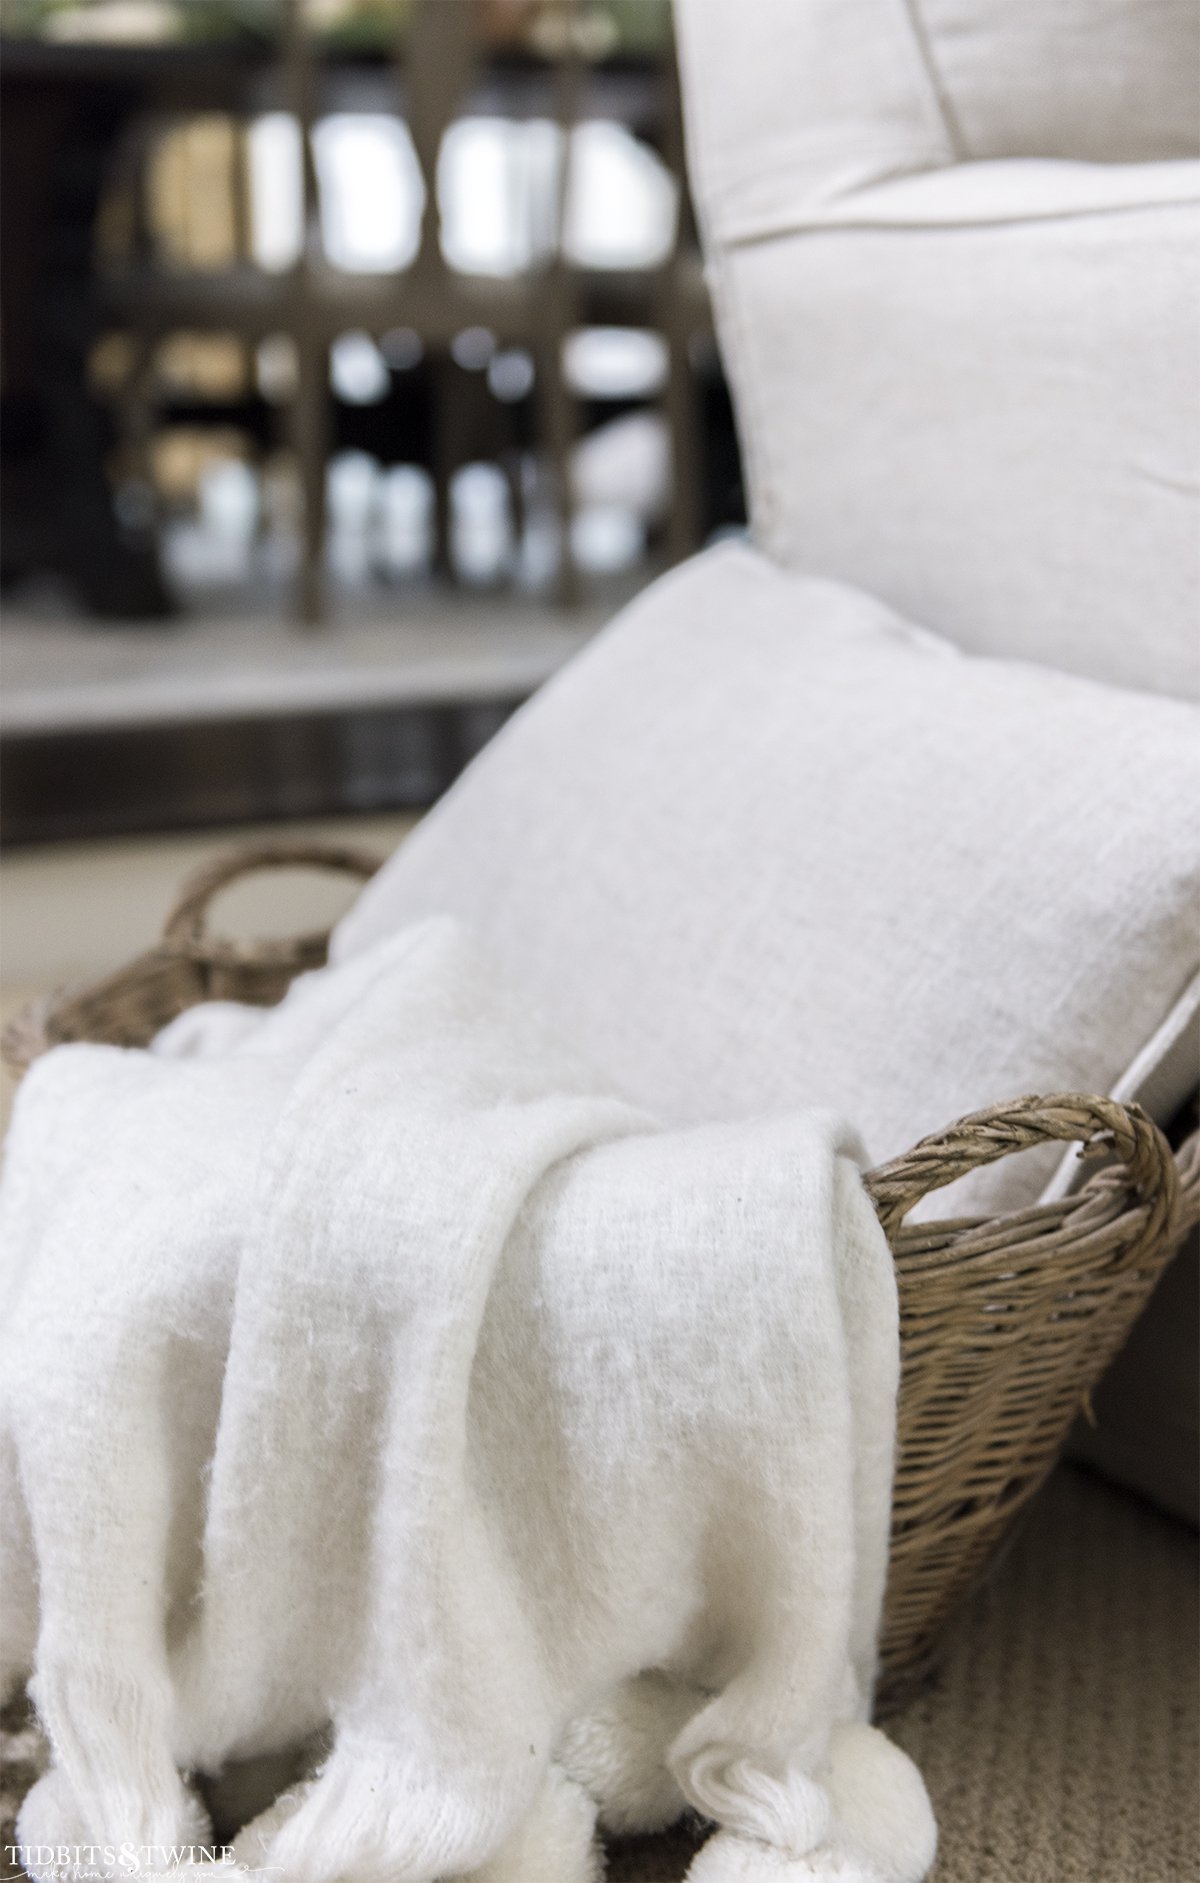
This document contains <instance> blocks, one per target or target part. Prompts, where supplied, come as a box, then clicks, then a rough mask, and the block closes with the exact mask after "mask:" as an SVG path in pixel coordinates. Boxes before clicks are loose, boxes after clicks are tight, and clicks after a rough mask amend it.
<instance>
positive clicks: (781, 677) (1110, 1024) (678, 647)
mask: <svg viewBox="0 0 1200 1883" xmlns="http://www.w3.org/2000/svg"><path fill="white" fill-rule="evenodd" d="M1197 803H1200V711H1198V710H1197V708H1196V707H1195V706H1192V705H1190V704H1188V703H1185V702H1182V701H1174V700H1162V699H1156V698H1153V697H1151V696H1150V695H1147V694H1133V693H1124V692H1121V691H1118V690H1117V689H1116V688H1113V687H1107V686H1102V685H1099V684H1097V683H1095V682H1092V681H1086V680H1080V679H1077V678H1074V677H1072V676H1070V675H1067V674H1056V673H1050V672H1047V671H1046V670H1045V669H1044V668H1038V667H1033V666H1028V665H1024V664H1022V663H1019V662H1016V661H993V660H984V659H975V658H968V657H966V656H963V655H961V654H959V653H958V652H957V651H956V650H955V649H954V648H953V647H951V646H949V645H948V644H947V643H946V642H944V641H942V640H940V639H938V638H937V637H936V636H933V635H929V634H925V633H923V632H922V631H921V630H920V629H918V628H914V627H912V626H911V625H910V624H909V623H907V622H905V621H903V620H902V619H900V618H899V617H898V616H897V615H895V614H893V613H892V611H891V610H890V609H889V608H887V607H885V606H884V605H883V604H882V603H881V602H877V601H874V600H872V599H871V598H870V597H869V596H866V595H863V594H860V593H857V592H856V591H854V590H853V589H849V588H844V587H842V586H841V585H840V584H838V583H833V582H827V581H820V580H816V579H812V578H804V577H801V576H795V575H790V574H787V573H785V572H784V571H782V570H779V569H777V568H775V567H774V566H773V565H772V564H771V563H770V562H769V561H768V560H767V559H766V558H765V557H763V556H760V555H757V554H755V553H754V552H753V551H751V550H749V549H746V548H744V547H742V546H740V545H736V544H726V545H724V546H721V547H719V548H717V549H715V550H711V551H708V552H706V553H705V554H704V555H702V556H699V557H697V558H695V559H694V560H693V561H692V562H691V563H689V564H688V565H687V566H686V567H685V568H682V569H680V570H678V571H676V572H674V573H673V574H671V575H670V576H667V577H666V578H664V579H663V580H662V581H661V582H659V583H657V584H656V585H655V586H654V587H653V588H652V589H650V590H648V591H647V592H646V593H645V594H643V595H642V596H640V597H639V598H638V599H637V600H636V601H635V602H634V603H633V604H632V605H631V606H630V607H629V608H628V609H627V610H626V611H625V612H624V613H623V615H622V616H621V617H620V618H619V619H618V620H617V621H615V622H614V623H613V624H612V626H611V627H610V628H608V629H607V630H606V631H605V632H604V634H603V635H601V636H600V637H599V639H598V640H597V641H596V642H595V644H594V645H593V646H592V647H591V648H589V649H588V651H587V652H586V653H585V654H584V655H583V656H582V657H581V658H580V659H578V660H577V661H575V662H574V663H572V666H571V667H570V669H569V670H568V671H567V672H565V673H564V674H562V675H561V676H560V677H558V678H557V679H556V680H554V681H553V682H551V684H550V685H549V686H547V687H546V688H545V689H544V690H543V691H542V693H541V694H540V695H539V696H538V697H537V698H536V699H535V700H534V701H532V702H531V704H530V705H529V706H528V707H526V708H525V709H524V711H523V712H522V713H521V714H519V715H518V717H517V718H516V719H515V720H514V721H513V722H512V724H511V725H510V726H508V727H506V728H505V730H504V731H503V732H501V733H500V735H499V736H498V737H497V739H496V740H495V741H494V742H493V743H492V745H491V746H490V747H489V748H488V749H487V751H485V752H484V753H483V754H482V755H481V757H480V758H479V759H478V760H477V761H476V763H475V764H474V765H473V766H472V767H471V769H470V771H469V772H468V774H467V775H466V776H465V777H464V778H463V779H462V780H461V781H460V783H459V784H458V785H457V786H455V788H454V789H453V790H452V791H451V792H450V793H449V794H448V795H447V797H446V798H445V799H443V801H442V803H441V804H440V805H439V806H437V807H436V808H435V809H434V811H433V812H432V813H431V814H430V815H429V816H428V817H427V818H426V819H425V820H424V822H423V823H422V824H421V825H420V826H419V827H418V828H417V830H416V831H415V832H414V833H413V834H412V836H411V837H410V838H408V839H407V840H406V842H405V843H404V844H402V845H401V847H400V849H399V850H398V851H397V853H396V855H395V856H394V857H393V858H392V859H391V861H390V862H389V863H388V864H387V865H386V866H385V867H384V869H383V870H382V871H381V873H380V874H379V876H377V877H376V878H375V879H374V881H373V882H371V883H369V884H368V885H367V887H366V889H365V891H364V893H363V895H362V896H361V898H360V900H359V901H358V903H357V904H356V906H355V907H354V908H353V909H352V910H351V911H350V913H349V915H348V916H347V917H346V918H345V919H344V920H343V922H342V924H341V927H340V929H339V930H338V933H337V935H336V937H335V948H336V950H337V952H338V953H339V954H340V955H341V956H343V957H347V956H349V955H351V954H353V953H354V952H355V951H356V950H357V949H359V948H362V947H364V946H367V945H369V944H370V943H371V942H372V941H373V940H374V939H376V938H377V937H379V936H381V935H384V934H387V933H388V932H390V931H393V930H394V929H395V928H397V927H399V926H400V925H401V924H402V923H405V922H408V921H411V920H413V919H414V918H415V917H417V916H419V915H423V914H428V913H430V912H432V911H435V910H441V909H447V910H451V911H453V912H454V913H455V914H457V915H459V916H460V917H461V918H462V919H464V920H466V921H469V922H470V923H472V924H473V926H474V927H475V928H476V929H477V930H478V931H479V933H480V934H481V935H482V936H484V937H485V938H486V940H487V942H488V945H489V946H490V947H491V948H493V949H494V951H495V953H496V955H497V958H498V959H499V960H500V962H501V963H502V965H503V967H504V969H505V971H506V972H507V973H508V975H509V976H510V978H511V979H512V980H513V981H514V982H516V983H517V984H519V985H521V986H523V987H525V988H526V989H528V990H529V991H530V992H531V993H532V994H533V995H534V997H535V998H536V999H537V1000H538V1001H539V1003H541V1004H542V1005H543V1006H544V1007H545V1009H546V1010H547V1012H548V1013H549V1014H550V1016H551V1017H552V1019H553V1021H554V1023H555V1024H556V1025H558V1026H559V1027H560V1028H562V1029H563V1030H564V1031H566V1032H569V1033H570V1035H571V1037H572V1038H574V1039H575V1040H576V1041H577V1042H578V1044H579V1045H580V1046H581V1048H582V1049H583V1050H584V1051H586V1052H587V1053H588V1054H589V1056H590V1057H591V1058H592V1059H593V1060H595V1061H596V1063H598V1064H599V1065H601V1066H603V1067H604V1069H605V1070H606V1072H607V1073H608V1074H609V1076H610V1077H612V1078H613V1079H614V1080H616V1081H617V1082H618V1084H619V1085H620V1087H621V1089H622V1090H623V1091H626V1092H628V1093H630V1094H631V1096H632V1097H633V1098H634V1099H636V1100H637V1101H638V1102H639V1103H641V1104H644V1105H647V1106H649V1107H650V1108H651V1109H652V1110H653V1111H654V1112H655V1113H656V1114H657V1115H661V1116H663V1117H665V1118H666V1119H668V1120H669V1121H671V1122H698V1121H700V1120H703V1119H715V1118H730V1117H735V1116H742V1117H751V1116H754V1115H756V1114H758V1113H761V1112H763V1111H766V1110H772V1109H774V1110H785V1109H792V1108H795V1107H801V1106H806V1105H810V1104H820V1105H825V1104H828V1105H830V1106H832V1107H833V1108H834V1109H836V1110H838V1111H839V1112H841V1113H843V1114H844V1115H845V1116H847V1117H850V1118H853V1119H854V1120H855V1123H856V1125H857V1126H858V1128H859V1129H860V1131H861V1132H862V1135H863V1138H864V1140H865V1142H866V1146H867V1149H868V1152H869V1153H870V1156H871V1159H872V1161H881V1160H883V1159H884V1158H888V1157H893V1156H897V1155H899V1154H900V1153H901V1152H902V1151H905V1150H907V1149H908V1147H909V1146H910V1145H911V1144H913V1143H915V1141H916V1140H917V1139H918V1138H919V1137H921V1136H922V1135H923V1134H924V1133H925V1132H930V1131H936V1130H939V1129H941V1128H942V1127H943V1126H945V1125H947V1124H949V1123H950V1122H951V1121H952V1120H953V1119H955V1118H958V1117H961V1116H962V1115H963V1114H964V1113H967V1112H972V1111H976V1110H978V1109H979V1108H980V1107H981V1106H983V1105H986V1104H989V1103H994V1102H996V1101H998V1100H1000V1099H1004V1098H1015V1097H1016V1096H1018V1095H1019V1094H1020V1093H1023V1092H1055V1091H1064V1090H1076V1091H1084V1092H1107V1091H1109V1090H1112V1089H1113V1088H1114V1087H1118V1086H1121V1085H1122V1084H1123V1083H1124V1082H1125V1081H1126V1079H1127V1075H1128V1074H1129V1072H1130V1069H1131V1068H1132V1067H1134V1065H1135V1062H1136V1064H1137V1067H1138V1077H1137V1080H1136V1082H1135V1084H1134V1087H1133V1088H1132V1089H1133V1090H1134V1091H1135V1092H1136V1093H1140V1094H1141V1095H1143V1096H1146V1097H1148V1098H1152V1099H1153V1101H1154V1103H1155V1104H1156V1106H1157V1107H1158V1108H1159V1110H1158V1115H1159V1116H1161V1117H1163V1118H1166V1117H1168V1116H1169V1115H1170V1113H1171V1111H1172V1109H1173V1108H1174V1107H1175V1106H1176V1105H1178V1104H1179V1103H1180V1102H1181V1101H1182V1100H1183V1099H1184V1098H1186V1096H1187V1094H1188V1092H1189V1090H1191V1089H1192V1087H1193V1086H1194V1083H1195V1068H1196V1063H1197V1025H1196V1021H1197V1009H1198V1006H1200V979H1198V978H1197V971H1198V970H1200V846H1197V843H1196V838H1195V817H1194V807H1195V806H1196V804H1197ZM1168 1022H1169V1023H1168ZM1151 1040H1155V1041H1156V1046H1155V1050H1154V1052H1153V1053H1152V1054H1151V1055H1150V1057H1151V1058H1152V1059H1153V1062H1154V1064H1153V1066H1152V1065H1151V1064H1150V1063H1149V1061H1148V1059H1147V1054H1146V1050H1145V1049H1146V1047H1147V1042H1149V1041H1151ZM1155 1070H1157V1072H1158V1073H1159V1074H1160V1075H1161V1076H1159V1077H1154V1076H1152V1075H1153V1073H1154V1072H1155ZM1055 1157H1056V1153H1055V1152H1054V1151H1053V1150H1052V1149H1050V1150H1047V1151H1046V1152H1037V1153H1035V1154H1032V1155H1026V1156H1022V1157H1021V1158H1008V1159H1005V1160H1004V1161H1003V1162H1002V1163H999V1164H995V1165H992V1166H991V1167H990V1168H989V1169H987V1170H985V1171H981V1172H979V1173H977V1174H976V1175H974V1176H972V1177H971V1178H969V1179H968V1180H967V1182H966V1184H963V1185H956V1186H954V1187H953V1188H952V1189H951V1190H949V1191H946V1192H942V1193H939V1196H938V1197H937V1198H935V1199H934V1202H933V1207H934V1208H935V1209H937V1210H940V1211H942V1212H943V1213H948V1214H950V1215H955V1214H957V1213H959V1212H960V1211H961V1210H964V1209H967V1210H969V1209H975V1208H978V1209H980V1210H982V1211H988V1210H996V1209H1003V1208H1021V1207H1023V1206H1024V1205H1025V1204H1027V1203H1031V1202H1033V1201H1034V1200H1035V1199H1036V1197H1037V1195H1038V1193H1039V1191H1040V1190H1041V1189H1042V1187H1043V1185H1044V1184H1046V1183H1047V1182H1048V1181H1049V1180H1050V1178H1051V1176H1052V1173H1053V1170H1054V1163H1055Z"/></svg>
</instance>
